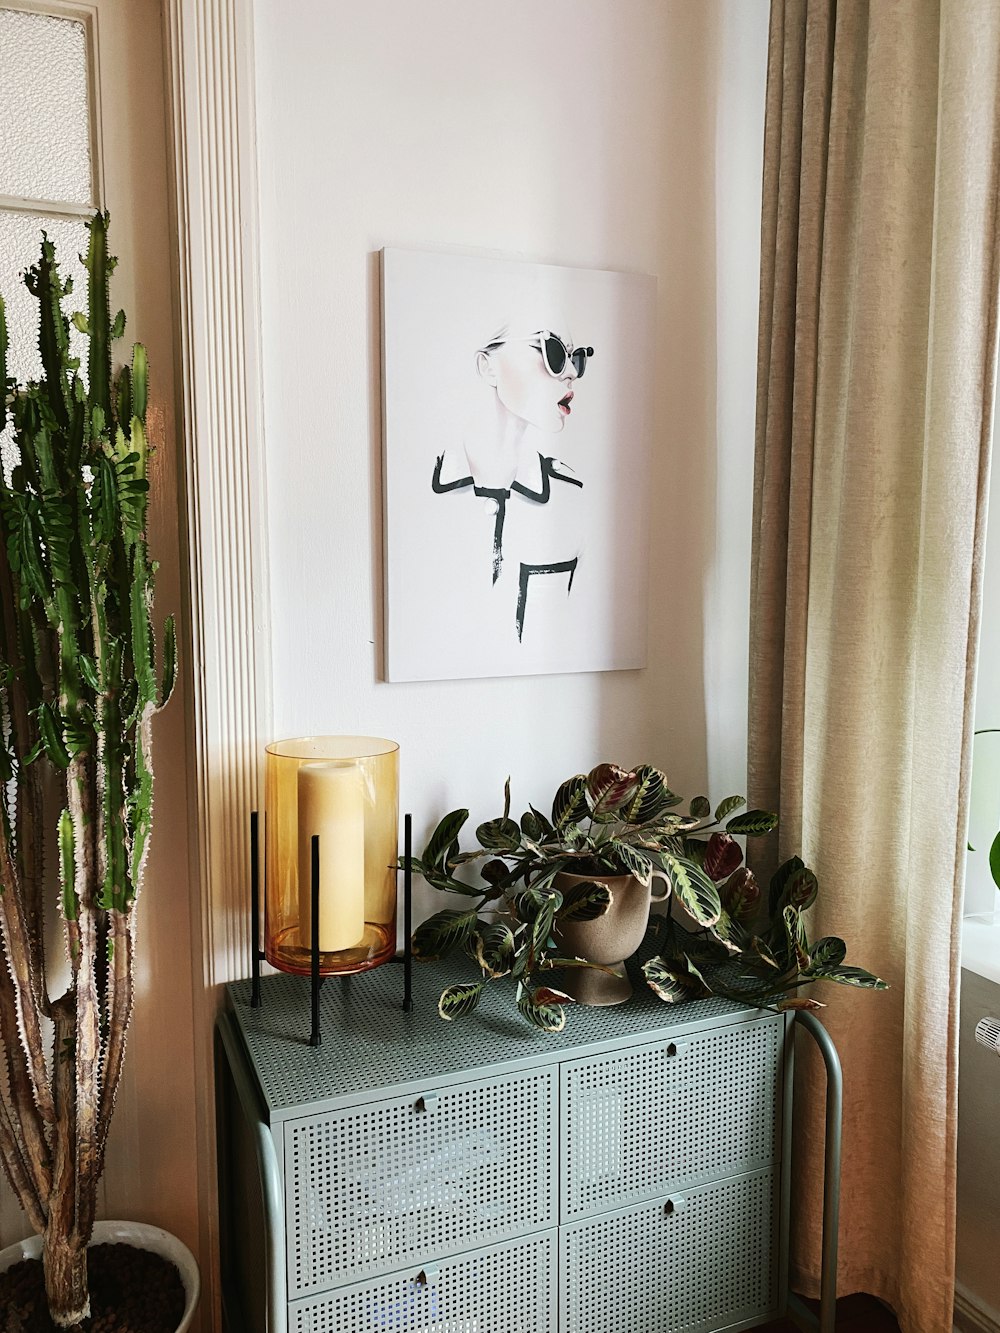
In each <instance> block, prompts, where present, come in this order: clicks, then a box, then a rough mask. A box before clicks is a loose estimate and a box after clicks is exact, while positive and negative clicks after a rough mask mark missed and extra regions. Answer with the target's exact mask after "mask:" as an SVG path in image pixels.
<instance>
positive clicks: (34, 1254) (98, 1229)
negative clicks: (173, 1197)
mask: <svg viewBox="0 0 1000 1333" xmlns="http://www.w3.org/2000/svg"><path fill="white" fill-rule="evenodd" d="M90 1243H91V1245H115V1244H118V1245H132V1246H134V1247H135V1249H137V1250H152V1252H153V1253H154V1254H159V1255H161V1256H162V1257H163V1258H164V1259H169V1260H170V1262H171V1263H172V1264H173V1265H174V1267H175V1268H176V1269H177V1271H178V1272H179V1273H180V1275H181V1282H182V1283H183V1284H184V1314H183V1316H182V1317H181V1322H180V1323H179V1324H178V1325H177V1330H176V1333H187V1330H188V1329H189V1328H190V1327H191V1321H192V1319H193V1318H194V1312H195V1307H196V1306H197V1304H198V1297H199V1295H200V1294H201V1276H200V1274H199V1272H198V1265H197V1263H196V1262H195V1258H194V1255H193V1254H192V1253H191V1251H190V1250H189V1249H188V1247H187V1246H186V1245H185V1244H183V1242H181V1241H179V1240H178V1239H177V1237H176V1236H172V1235H171V1234H170V1232H169V1231H163V1230H162V1229H161V1228H160V1227H151V1226H147V1225H146V1224H145V1223H144V1222H95V1223H94V1234H93V1236H92V1237H91V1239H90ZM41 1257H42V1238H41V1236H29V1237H28V1238H27V1240H20V1241H18V1242H17V1244H16V1245H8V1246H7V1248H6V1249H5V1250H0V1273H3V1272H6V1270H7V1269H8V1268H13V1266H14V1265H15V1264H17V1263H20V1262H21V1260H22V1259H41Z"/></svg>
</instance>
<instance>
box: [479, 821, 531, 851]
mask: <svg viewBox="0 0 1000 1333" xmlns="http://www.w3.org/2000/svg"><path fill="white" fill-rule="evenodd" d="M476 837H477V838H478V839H479V845H480V846H481V847H486V848H488V849H489V850H490V851H491V852H516V851H517V849H518V847H520V845H521V830H520V829H519V828H518V826H517V825H516V824H515V823H514V821H513V819H506V818H505V819H488V820H487V821H486V823H485V824H480V825H479V827H478V828H477V829H476Z"/></svg>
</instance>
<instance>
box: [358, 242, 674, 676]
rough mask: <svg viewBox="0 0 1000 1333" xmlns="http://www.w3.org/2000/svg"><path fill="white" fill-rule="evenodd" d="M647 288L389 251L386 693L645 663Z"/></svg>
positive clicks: (590, 273)
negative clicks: (403, 687)
mask: <svg viewBox="0 0 1000 1333" xmlns="http://www.w3.org/2000/svg"><path fill="white" fill-rule="evenodd" d="M655 291H656V288H655V279H653V278H651V277H649V276H646V275H644V274H633V273H609V272H601V271H596V270H591V269H574V268H562V267H558V266H556V265H546V264H528V263H520V262H516V261H507V260H496V259H479V258H472V257H465V256H458V255H447V254H426V253H422V252H417V251H407V250H395V249H392V250H389V249H387V250H384V251H383V253H382V306H383V310H382V317H383V324H382V333H383V394H384V411H383V428H384V479H385V557H386V558H385V598H386V602H385V614H386V674H387V676H388V679H389V680H391V681H412V680H446V679H457V678H463V677H475V676H512V675H528V674H536V673H542V672H567V671H614V670H622V669H628V668H635V667H641V666H644V665H645V662H646V619H647V602H646V569H647V547H648V536H647V534H648V495H649V485H648V480H649V462H650V452H651V429H652V386H653V375H654V356H653V352H654V311H655Z"/></svg>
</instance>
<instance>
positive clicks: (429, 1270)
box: [417, 1265, 441, 1287]
mask: <svg viewBox="0 0 1000 1333" xmlns="http://www.w3.org/2000/svg"><path fill="white" fill-rule="evenodd" d="M440 1272H441V1270H440V1268H437V1267H436V1266H433V1265H428V1266H427V1267H425V1268H421V1270H420V1272H419V1273H418V1274H417V1281H418V1282H419V1283H420V1285H421V1286H422V1287H429V1286H431V1284H432V1283H434V1282H436V1281H437V1277H438V1274H439V1273H440Z"/></svg>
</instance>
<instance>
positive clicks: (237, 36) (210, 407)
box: [164, 0, 271, 1329]
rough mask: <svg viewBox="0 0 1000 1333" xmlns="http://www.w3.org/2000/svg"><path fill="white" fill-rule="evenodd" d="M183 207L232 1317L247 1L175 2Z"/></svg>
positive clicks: (193, 645) (247, 338) (208, 900)
mask: <svg viewBox="0 0 1000 1333" xmlns="http://www.w3.org/2000/svg"><path fill="white" fill-rule="evenodd" d="M164 24H165V37H166V49H167V53H168V54H167V78H168V83H169V86H168V95H169V105H170V111H171V116H172V125H171V126H170V127H169V130H170V136H171V140H172V150H173V151H172V158H173V161H172V168H173V187H174V198H175V208H176V223H177V225H176V233H177V255H176V263H177V273H176V290H177V302H178V322H179V347H178V351H177V356H178V366H177V383H178V385H179V398H180V402H179V420H180V422H181V431H180V436H181V439H182V441H183V445H182V449H183V467H182V468H181V469H180V471H181V476H182V486H183V499H182V505H183V507H184V509H185V512H186V531H185V533H184V541H183V543H182V551H183V558H184V559H185V560H186V566H187V569H188V587H187V596H188V605H187V617H186V618H187V622H188V643H187V644H186V646H185V652H184V663H185V669H186V670H187V672H188V684H189V687H190V691H191V695H190V697H191V700H192V706H191V710H190V716H189V718H188V726H189V728H190V743H191V750H190V752H191V754H192V756H193V765H194V773H193V775H192V776H193V782H192V791H193V795H192V809H191V812H190V821H189V826H190V829H191V853H190V855H191V860H192V866H191V883H192V895H193V896H192V904H191V915H192V937H193V945H192V947H193V949H194V950H195V952H196V956H195V958H194V959H193V975H194V977H195V978H196V981H195V986H196V990H198V981H197V979H198V978H201V982H202V985H201V987H200V990H199V993H197V994H196V995H195V997H194V1014H195V1029H196V1030H195V1051H196V1061H197V1071H196V1075H197V1076H196V1085H197V1087H198V1089H199V1105H198V1107H197V1113H198V1123H199V1144H198V1155H199V1196H200V1197H199V1217H200V1230H201V1262H202V1273H203V1281H204V1282H205V1288H206V1291H205V1298H206V1299H205V1301H204V1308H205V1309H206V1314H205V1315H204V1316H203V1317H204V1319H205V1327H206V1329H207V1328H208V1327H213V1328H215V1329H219V1328H220V1327H221V1322H220V1321H221V1314H220V1300H219V1281H218V1271H217V1269H218V1257H217V1256H218V1243H217V1241H218V1216H217V1200H216V1169H215V1105H214V1101H215V1099H214V1066H213V1050H214V1046H213V1033H212V1024H213V1021H214V1018H215V1013H216V1009H217V1006H218V1003H219V1000H220V998H221V986H222V984H223V983H224V982H226V981H228V980H231V979H232V978H234V977H238V976H245V975H247V973H248V972H249V948H248V943H247V940H248V931H249V920H248V908H249V888H248V876H249V855H248V847H247V833H248V814H249V811H250V810H251V809H254V808H256V806H257V801H258V770H259V764H260V757H261V749H262V744H263V739H262V738H263V737H264V736H265V735H267V734H268V732H269V719H270V710H271V691H270V645H269V638H268V635H269V628H268V566H267V510H266V485H265V472H264V450H263V422H262V406H261V392H260V384H261V378H260V360H261V357H260V340H259V329H260V320H259V317H258V310H259V230H258V221H257V179H256V140H255V114H254V63H253V7H252V6H251V5H247V4H246V3H245V0H166V4H165V6H164Z"/></svg>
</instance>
